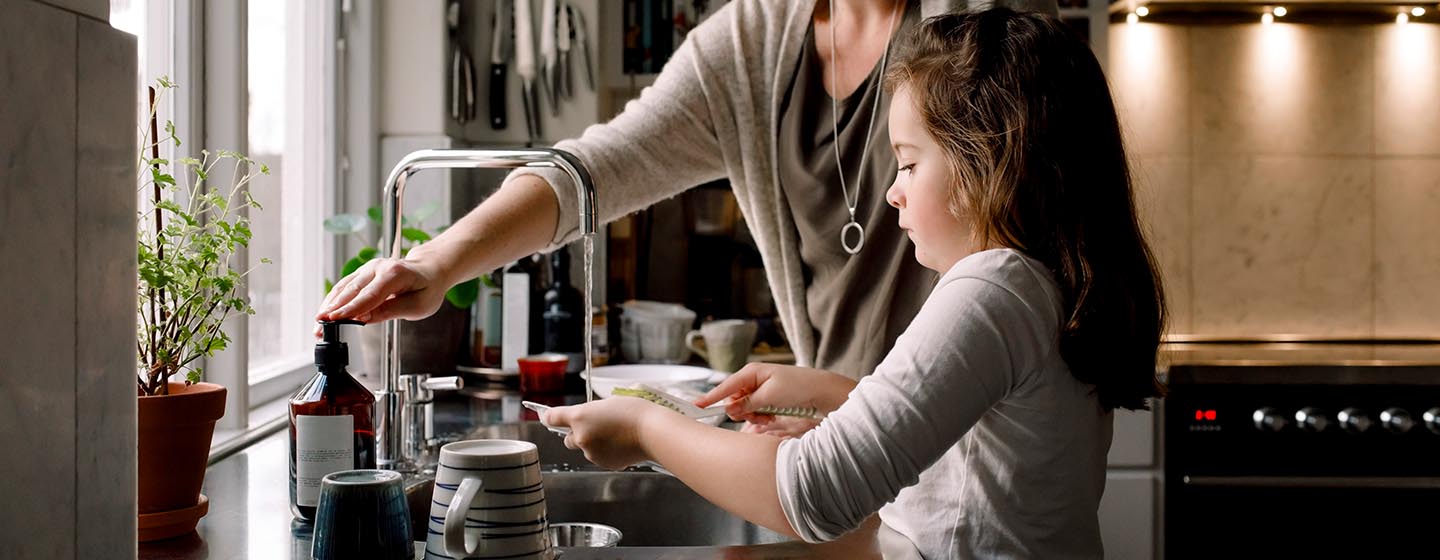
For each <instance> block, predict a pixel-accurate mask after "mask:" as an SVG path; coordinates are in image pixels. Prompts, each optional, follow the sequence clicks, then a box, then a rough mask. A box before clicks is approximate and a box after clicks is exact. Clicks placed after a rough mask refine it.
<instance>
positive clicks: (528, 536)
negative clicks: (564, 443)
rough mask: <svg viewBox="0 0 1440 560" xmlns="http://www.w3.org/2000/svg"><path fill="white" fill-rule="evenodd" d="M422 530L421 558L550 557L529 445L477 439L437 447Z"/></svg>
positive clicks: (540, 485) (535, 457)
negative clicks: (431, 492)
mask: <svg viewBox="0 0 1440 560" xmlns="http://www.w3.org/2000/svg"><path fill="white" fill-rule="evenodd" d="M427 532H428V533H429V536H428V538H427V539H426V541H425V558H426V560H441V559H448V558H469V557H472V556H483V557H497V558H545V559H548V558H553V550H554V549H553V548H552V547H551V546H550V536H549V534H548V533H547V532H546V521H545V485H544V479H543V478H541V475H540V452H539V450H538V449H537V448H536V447H535V444H533V443H530V442H528V441H516V440H505V439H480V440H469V441H457V442H455V443H450V444H447V445H445V446H444V447H441V448H440V465H439V467H438V470H437V471H436V473H435V493H434V496H433V497H432V499H431V502H430V521H429V527H428V531H427Z"/></svg>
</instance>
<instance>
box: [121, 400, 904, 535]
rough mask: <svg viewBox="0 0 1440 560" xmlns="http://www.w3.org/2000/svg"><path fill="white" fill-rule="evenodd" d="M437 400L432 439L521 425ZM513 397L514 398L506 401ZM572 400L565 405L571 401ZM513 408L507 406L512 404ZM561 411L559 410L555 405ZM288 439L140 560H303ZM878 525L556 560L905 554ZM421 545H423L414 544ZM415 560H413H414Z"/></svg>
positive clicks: (239, 462) (281, 436) (250, 463)
mask: <svg viewBox="0 0 1440 560" xmlns="http://www.w3.org/2000/svg"><path fill="white" fill-rule="evenodd" d="M482 393H484V392H482V391H472V392H470V393H469V395H468V396H459V395H457V396H452V397H449V398H446V399H444V400H437V403H436V404H437V406H436V412H435V420H434V425H435V433H437V434H442V435H443V434H454V433H461V432H463V431H464V430H465V429H466V428H467V427H468V426H469V425H470V424H471V423H487V422H489V423H493V422H507V421H508V422H514V421H518V420H523V419H525V418H524V416H523V414H524V413H525V412H528V411H524V409H522V408H521V407H520V406H519V396H518V394H516V395H508V394H507V392H506V391H503V390H494V391H491V392H489V393H488V394H490V395H500V396H501V398H493V397H485V396H482ZM511 397H513V398H511ZM574 399H576V397H567V398H566V400H574ZM512 400H513V401H514V402H511V401H512ZM556 404H560V403H556ZM287 434H288V432H286V431H284V430H282V431H280V432H276V433H275V434H272V435H270V436H268V437H266V438H264V439H262V440H260V441H259V442H257V443H255V444H254V445H252V446H250V447H248V448H246V449H244V450H243V451H240V452H238V453H236V454H234V455H231V456H230V457H227V458H225V459H223V460H221V461H219V462H217V463H215V464H214V465H212V466H211V467H210V468H209V470H208V471H207V472H206V476H205V486H204V489H203V492H204V494H205V495H206V496H208V497H209V498H210V512H209V514H208V515H206V516H205V517H204V518H202V519H201V520H200V523H199V525H198V526H197V527H196V531H195V532H194V533H191V534H189V535H186V536H182V537H179V538H175V539H170V540H165V541H158V542H151V543H141V544H140V547H139V551H140V555H139V557H140V558H141V559H142V560H200V559H215V560H231V559H236V560H238V559H250V558H254V559H265V560H282V559H286V558H292V559H304V558H310V544H311V526H310V524H308V523H302V522H299V521H296V520H294V519H293V518H292V517H291V514H290V505H289V504H290V502H289V480H288V471H289V458H288V455H289V442H288V439H287V438H288V435H287ZM877 525H878V524H877V523H873V522H872V523H871V524H868V525H867V526H866V527H865V528H863V529H862V530H858V531H855V532H854V533H852V534H851V535H849V536H847V537H845V538H844V539H841V540H839V541H835V542H831V543H826V544H823V545H811V544H806V543H802V542H787V543H780V544H768V545H751V546H714V547H628V548H627V547H617V548H606V549H582V548H574V549H572V548H562V549H560V551H561V552H562V555H561V556H560V557H561V558H563V559H566V560H570V559H574V560H582V559H592V558H607V559H609V558H641V559H658V558H666V559H680V560H683V559H696V560H700V559H727V560H743V559H756V560H760V559H771V558H896V557H905V556H908V555H910V554H911V551H909V550H904V551H900V552H897V553H890V554H884V553H882V552H881V545H880V543H879V539H878V538H877V534H876V528H877ZM417 544H423V543H417ZM417 558H419V556H417Z"/></svg>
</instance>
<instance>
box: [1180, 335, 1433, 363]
mask: <svg viewBox="0 0 1440 560" xmlns="http://www.w3.org/2000/svg"><path fill="white" fill-rule="evenodd" d="M1160 364H1161V366H1162V368H1168V367H1172V366H1197V365H1204V366H1212V365H1218V366H1440V341H1437V340H1395V341H1385V340H1373V341H1368V340H1351V341H1340V340H1299V341H1284V340H1279V341H1272V340H1256V341H1236V340H1195V341H1183V342H1173V341H1172V342H1167V343H1165V344H1163V345H1161V347H1160Z"/></svg>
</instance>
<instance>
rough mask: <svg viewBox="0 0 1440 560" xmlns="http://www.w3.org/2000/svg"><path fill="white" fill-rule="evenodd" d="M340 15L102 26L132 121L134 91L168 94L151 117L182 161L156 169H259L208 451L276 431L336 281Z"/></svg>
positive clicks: (157, 3)
mask: <svg viewBox="0 0 1440 560" xmlns="http://www.w3.org/2000/svg"><path fill="white" fill-rule="evenodd" d="M338 2H339V0H315V1H311V0H248V1H237V2H233V3H232V2H216V3H203V4H196V3H190V2H184V1H176V0H111V3H110V6H111V8H110V19H111V25H112V26H114V27H115V28H117V29H120V30H122V31H126V32H128V33H131V34H134V35H136V37H137V38H138V41H137V46H138V49H139V53H138V54H139V59H138V60H139V73H140V75H139V76H138V80H137V81H138V84H139V91H137V97H136V115H137V116H136V122H137V123H138V122H139V119H140V116H141V115H145V114H148V113H147V111H148V101H147V95H146V93H145V92H146V89H145V88H146V86H148V85H149V84H153V83H154V81H155V80H156V79H157V78H159V77H160V76H170V77H171V79H172V80H173V81H175V82H176V83H178V84H179V86H180V88H179V89H178V90H176V91H175V92H174V93H173V95H172V96H171V97H170V98H168V99H165V100H164V102H163V104H162V105H161V107H160V111H161V113H162V115H165V117H164V118H168V119H169V120H171V121H174V123H175V126H176V128H177V132H178V134H179V136H180V137H181V138H182V139H183V140H184V141H185V145H184V146H183V147H182V148H180V149H178V150H175V151H183V152H187V153H162V157H166V158H175V157H181V156H187V155H188V156H193V157H199V154H198V151H199V149H201V148H202V147H203V148H207V149H210V150H212V151H213V150H217V149H231V150H236V151H239V152H243V153H246V154H248V155H249V156H250V157H251V158H253V159H255V160H256V161H258V162H260V163H263V164H265V165H267V166H268V167H269V168H270V175H268V176H264V175H262V176H260V177H258V178H257V179H256V180H255V181H253V182H252V183H251V185H250V189H251V194H252V195H253V196H254V197H255V198H256V199H257V200H258V201H259V202H260V203H261V204H262V205H263V206H264V210H262V211H256V212H251V214H250V216H249V217H250V219H251V230H252V232H253V233H254V238H253V239H252V240H251V242H250V247H249V250H248V251H246V254H245V257H244V258H245V259H246V260H247V261H248V263H249V265H250V266H251V267H253V270H252V272H251V273H250V275H249V277H248V286H247V287H248V290H249V296H250V299H251V304H252V305H253V306H254V308H255V311H256V313H255V315H253V316H248V317H235V318H233V319H230V320H228V322H227V323H226V327H225V328H226V329H227V332H229V333H230V334H231V336H232V337H233V338H234V339H235V341H236V342H237V343H236V344H234V345H232V347H231V348H230V349H228V350H226V351H225V352H222V353H221V354H219V355H217V356H215V357H214V358H211V359H209V360H207V361H206V364H205V366H204V369H205V372H206V373H205V375H206V378H207V380H209V381H215V382H218V383H221V384H223V385H225V386H226V387H227V389H228V390H229V395H230V396H229V399H228V403H227V410H226V415H225V418H224V419H222V420H221V422H220V424H219V425H218V426H217V430H216V436H215V441H216V442H217V443H222V442H225V441H226V440H230V439H232V438H236V436H240V435H243V434H246V433H247V432H248V433H250V434H251V435H257V433H256V432H255V431H253V430H254V428H258V427H261V426H268V427H270V428H272V429H273V428H275V427H277V426H278V425H283V422H281V423H280V424H278V425H277V424H276V422H277V420H278V419H279V418H281V417H283V415H284V412H285V407H284V404H283V397H285V396H287V395H289V394H290V393H292V392H293V391H294V390H295V389H296V388H297V387H299V385H300V384H301V383H303V382H304V381H305V379H307V378H308V377H309V375H310V374H311V373H312V371H311V369H312V368H311V362H312V361H313V353H312V349H313V347H314V346H313V345H314V342H313V337H312V336H311V334H310V333H311V330H312V325H313V317H314V313H315V310H316V308H317V307H318V306H319V304H320V301H321V299H322V297H323V295H324V294H323V292H322V290H323V288H324V279H325V278H326V277H327V276H330V277H333V276H334V274H335V272H336V271H338V270H339V266H338V264H337V263H336V261H335V258H334V251H333V250H332V247H333V246H334V244H335V243H334V240H331V239H329V238H328V236H327V235H326V234H325V233H324V230H323V228H322V223H323V221H324V218H325V216H327V215H328V214H331V213H333V208H334V205H335V200H336V198H337V197H336V190H337V188H336V183H337V182H336V173H335V169H336V160H337V155H336V154H337V153H338V150H337V148H336V138H337V135H336V134H335V132H334V130H335V123H336V122H337V114H336V109H335V108H336V107H339V106H341V105H339V104H337V103H335V102H334V99H333V98H334V96H335V92H336V91H337V88H336V86H335V84H336V80H335V76H336V72H335V63H336V60H337V56H336V49H335V48H334V45H335V44H336V41H335V39H336V30H337V26H338V19H339V6H338ZM202 29H203V32H201V31H202ZM207 65H209V67H208V70H207V67H206V66H207ZM199 76H205V78H204V79H205V81H204V82H200V81H199V80H198V77H199ZM191 150H193V151H194V152H197V153H188V152H189V151H191ZM261 258H266V259H269V260H270V261H273V262H272V263H271V264H261V263H260V259H261ZM242 341H243V343H242ZM267 432H268V430H267ZM234 441H241V440H240V439H235V440H234Z"/></svg>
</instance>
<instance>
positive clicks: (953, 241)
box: [885, 86, 982, 273]
mask: <svg viewBox="0 0 1440 560" xmlns="http://www.w3.org/2000/svg"><path fill="white" fill-rule="evenodd" d="M890 142H891V146H890V147H891V148H892V149H893V150H895V160H896V161H897V162H898V163H899V166H900V169H899V171H898V172H897V173H896V174H895V184H893V185H890V190H888V191H886V193H885V200H886V201H887V202H889V203H890V205H891V206H894V207H896V208H898V209H900V229H903V230H905V233H906V234H908V235H909V236H910V241H912V242H914V243H915V260H917V261H920V264H921V265H922V266H924V267H925V268H928V269H931V270H934V271H936V272H940V273H944V272H946V271H948V270H950V267H952V266H954V265H955V263H957V262H960V259H963V258H965V257H966V256H968V255H970V254H971V253H974V252H976V251H979V250H980V249H981V248H982V247H981V244H980V243H977V242H976V241H975V235H974V228H973V227H972V224H971V221H970V219H969V218H964V217H956V216H955V215H954V214H951V213H950V210H949V207H950V191H951V190H952V189H956V188H959V186H958V185H955V181H954V179H953V178H952V177H951V176H950V175H951V174H950V169H949V166H947V165H946V163H945V154H944V152H943V151H941V149H940V145H939V144H937V143H936V142H935V140H934V139H933V138H931V137H930V134H929V133H928V132H926V131H925V125H924V123H923V122H922V121H921V120H920V112H919V111H917V110H916V109H915V101H914V98H913V97H911V95H910V88H909V87H907V86H901V87H900V88H898V89H896V90H895V96H894V97H893V98H892V99H891V100H890Z"/></svg>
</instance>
